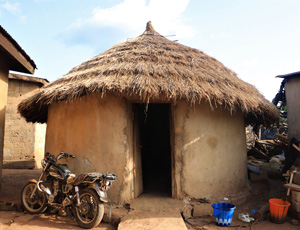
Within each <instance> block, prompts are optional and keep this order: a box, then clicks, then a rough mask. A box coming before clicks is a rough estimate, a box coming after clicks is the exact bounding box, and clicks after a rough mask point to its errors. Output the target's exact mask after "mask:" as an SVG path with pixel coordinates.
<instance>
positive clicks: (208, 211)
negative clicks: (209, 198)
mask: <svg viewBox="0 0 300 230" xmlns="http://www.w3.org/2000/svg"><path fill="white" fill-rule="evenodd" d="M192 204H193V206H194V210H193V217H201V216H212V215H213V208H212V206H211V204H203V203H192Z"/></svg>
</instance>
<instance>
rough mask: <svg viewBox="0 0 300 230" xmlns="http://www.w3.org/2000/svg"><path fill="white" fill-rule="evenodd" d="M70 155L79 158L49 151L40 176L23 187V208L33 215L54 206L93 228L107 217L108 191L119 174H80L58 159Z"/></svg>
mask: <svg viewBox="0 0 300 230" xmlns="http://www.w3.org/2000/svg"><path fill="white" fill-rule="evenodd" d="M69 157H70V158H75V156H74V155H71V154H67V153H64V152H61V153H60V154H59V155H58V156H57V157H55V156H54V155H52V154H50V153H46V154H45V157H44V159H43V160H42V167H43V171H42V174H41V176H40V178H39V179H38V181H36V180H29V181H28V183H27V184H26V185H25V187H24V188H23V190H22V193H21V202H22V206H23V209H24V210H25V211H26V212H28V213H30V214H40V213H43V212H44V211H45V210H46V209H47V208H48V207H51V208H52V209H53V210H55V211H58V213H60V214H63V215H70V216H72V217H74V218H75V219H76V221H77V223H78V224H79V226H81V227H83V228H87V229H89V228H93V227H95V226H97V225H98V224H99V223H100V222H101V220H102V218H103V215H104V203H107V202H109V199H108V197H107V194H106V191H107V190H108V189H109V188H110V187H111V184H112V182H113V181H114V180H116V179H117V176H116V175H115V174H101V173H98V172H94V173H87V174H81V175H79V176H76V175H75V174H73V173H71V171H70V169H69V167H68V165H67V164H60V163H58V162H57V161H59V160H60V159H67V158H69Z"/></svg>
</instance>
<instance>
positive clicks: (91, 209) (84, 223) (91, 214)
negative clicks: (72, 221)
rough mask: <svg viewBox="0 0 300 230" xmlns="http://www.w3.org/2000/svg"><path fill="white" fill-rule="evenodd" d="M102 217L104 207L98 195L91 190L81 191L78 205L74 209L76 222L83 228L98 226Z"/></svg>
mask: <svg viewBox="0 0 300 230" xmlns="http://www.w3.org/2000/svg"><path fill="white" fill-rule="evenodd" d="M103 215H104V205H103V203H102V202H101V201H100V199H99V196H98V194H97V193H96V192H95V191H94V190H92V189H83V190H82V191H81V192H80V205H79V207H76V220H77V223H78V224H79V226H81V227H83V228H87V229H89V228H94V227H96V226H98V225H99V224H100V222H101V220H102V218H103Z"/></svg>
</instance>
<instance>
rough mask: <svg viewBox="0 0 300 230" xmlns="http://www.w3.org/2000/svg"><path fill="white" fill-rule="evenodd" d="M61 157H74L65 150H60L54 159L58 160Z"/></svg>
mask: <svg viewBox="0 0 300 230" xmlns="http://www.w3.org/2000/svg"><path fill="white" fill-rule="evenodd" d="M62 157H65V158H68V157H71V158H75V156H74V155H72V154H68V153H65V152H61V153H60V154H58V156H57V158H56V160H59V159H61V158H62Z"/></svg>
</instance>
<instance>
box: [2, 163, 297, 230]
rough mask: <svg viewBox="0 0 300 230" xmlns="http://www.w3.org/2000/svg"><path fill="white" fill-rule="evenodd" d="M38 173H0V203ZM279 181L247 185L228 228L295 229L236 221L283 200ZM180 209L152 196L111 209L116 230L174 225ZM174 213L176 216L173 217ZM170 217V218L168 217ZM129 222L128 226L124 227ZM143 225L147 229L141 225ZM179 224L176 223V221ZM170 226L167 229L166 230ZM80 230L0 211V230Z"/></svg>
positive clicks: (202, 221)
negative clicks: (117, 224) (245, 195)
mask: <svg viewBox="0 0 300 230" xmlns="http://www.w3.org/2000/svg"><path fill="white" fill-rule="evenodd" d="M39 174H40V170H11V169H5V170H3V176H2V190H1V192H0V201H6V202H11V203H16V204H20V193H21V190H22V188H23V186H24V185H25V184H26V182H27V180H29V179H33V178H35V179H37V178H38V176H39ZM283 184H284V183H283V181H281V180H279V179H278V178H277V179H276V178H275V179H270V178H269V179H267V180H265V181H258V182H252V183H251V187H252V189H251V195H250V196H249V199H248V200H247V202H245V203H244V204H242V205H238V206H237V208H236V210H235V212H234V218H233V221H232V225H231V227H230V228H229V229H245V230H246V229H252V230H282V229H284V230H299V229H300V225H298V226H294V225H292V224H290V222H291V218H287V219H286V222H285V223H284V224H274V223H271V222H270V221H269V220H268V216H266V219H265V220H264V221H262V222H256V223H254V224H251V225H250V224H247V223H243V222H241V221H240V220H238V214H239V213H249V214H250V213H251V210H252V209H255V210H259V209H260V208H261V207H262V206H263V205H264V204H266V203H267V202H268V200H269V199H270V198H284V197H285V194H286V189H285V188H283ZM182 207H183V202H182V201H178V200H174V199H171V198H163V197H152V196H147V195H143V196H142V197H141V198H139V199H136V200H133V201H132V202H130V204H129V207H128V206H125V208H124V207H123V206H114V209H113V210H112V213H113V217H114V218H115V219H118V218H121V219H123V223H122V222H121V224H120V227H123V229H130V230H134V229H159V228H151V226H152V225H154V226H155V225H158V224H160V223H162V222H163V221H165V220H166V219H162V218H169V219H172V218H173V217H176V218H177V220H175V219H174V223H176V221H178V219H180V215H178V213H180V208H182ZM175 213H177V214H175ZM171 217H172V218H171ZM131 219H135V220H136V219H140V220H142V221H140V222H137V223H138V224H140V223H141V224H142V225H138V224H136V226H137V227H136V228H135V227H134V225H133V222H130V221H131ZM189 222H190V223H192V224H193V225H191V224H189V223H188V222H186V227H187V228H188V229H191V230H194V229H202V230H215V229H224V228H222V227H218V226H216V225H215V223H214V218H213V217H212V216H211V217H206V218H194V219H191V220H190V221H189ZM128 223H132V224H128ZM143 223H146V224H147V226H143ZM177 223H179V222H177ZM170 227H171V226H169V229H172V228H170ZM21 228H22V229H24V230H26V229H33V230H34V229H43V230H44V229H81V228H80V227H79V226H78V225H77V224H76V222H75V221H74V220H72V219H69V218H66V217H64V218H63V217H58V216H56V215H49V214H42V215H28V214H26V213H23V212H16V211H0V229H8V230H10V229H21ZM183 228H184V227H183ZM95 229H96V230H97V229H101V230H104V229H105V230H113V229H115V228H114V227H113V226H111V225H109V224H107V223H104V222H102V223H101V224H100V225H99V226H98V227H97V228H95Z"/></svg>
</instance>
